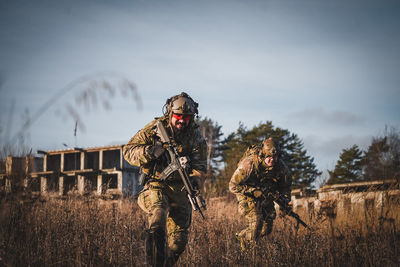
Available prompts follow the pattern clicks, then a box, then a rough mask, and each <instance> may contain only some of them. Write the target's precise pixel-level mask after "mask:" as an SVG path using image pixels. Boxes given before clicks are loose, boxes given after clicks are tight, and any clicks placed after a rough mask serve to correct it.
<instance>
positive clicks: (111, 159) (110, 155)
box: [103, 149, 121, 169]
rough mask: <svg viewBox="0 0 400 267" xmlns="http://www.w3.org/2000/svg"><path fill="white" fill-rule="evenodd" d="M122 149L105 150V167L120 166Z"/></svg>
mask: <svg viewBox="0 0 400 267" xmlns="http://www.w3.org/2000/svg"><path fill="white" fill-rule="evenodd" d="M120 160H121V158H120V150H119V149H118V150H106V151H103V169H111V168H117V169H118V168H119V167H120Z"/></svg>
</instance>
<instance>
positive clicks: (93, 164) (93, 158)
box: [85, 151, 99, 170]
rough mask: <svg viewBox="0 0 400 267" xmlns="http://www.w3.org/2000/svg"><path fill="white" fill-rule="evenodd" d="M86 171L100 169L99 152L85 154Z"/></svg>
mask: <svg viewBox="0 0 400 267" xmlns="http://www.w3.org/2000/svg"><path fill="white" fill-rule="evenodd" d="M85 169H93V170H98V169H99V152H98V151H96V152H87V153H85Z"/></svg>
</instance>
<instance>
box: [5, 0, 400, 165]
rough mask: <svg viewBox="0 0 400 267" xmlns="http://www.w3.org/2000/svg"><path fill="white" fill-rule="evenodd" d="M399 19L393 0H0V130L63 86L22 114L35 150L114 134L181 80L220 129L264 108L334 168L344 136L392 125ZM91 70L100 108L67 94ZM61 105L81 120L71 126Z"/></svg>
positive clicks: (140, 122) (122, 136)
mask: <svg viewBox="0 0 400 267" xmlns="http://www.w3.org/2000/svg"><path fill="white" fill-rule="evenodd" d="M399 28H400V2H398V1H387V0H384V1H370V0H364V1H361V0H348V1H344V0H338V1H325V0H303V1H294V0H293V1H282V0H279V1H278V0H276V1H274V0H272V1H237V0H224V1H190V0H189V1H123V0H120V1H91V0H86V1H75V0H72V1H44V0H39V1H19V0H16V1H7V0H0V40H1V42H0V62H1V64H0V82H1V87H0V113H1V115H0V123H1V125H2V127H1V132H0V138H1V142H2V143H4V142H7V140H10V139H11V138H12V136H14V135H15V133H16V132H17V130H18V129H19V128H20V127H21V123H22V121H23V116H24V115H23V114H24V112H25V113H26V112H27V114H29V116H32V115H33V114H35V112H36V111H37V110H38V109H39V108H40V107H41V106H42V105H43V104H44V103H45V102H46V101H48V100H49V99H51V98H52V97H53V96H55V95H57V94H58V93H59V92H60V91H63V90H65V89H67V88H68V89H70V91H68V93H66V94H64V95H62V96H60V97H59V98H57V100H56V101H53V102H51V103H52V105H51V106H50V107H49V109H47V110H46V111H45V112H44V113H43V115H41V116H40V117H39V118H38V119H37V120H36V121H35V122H34V123H33V124H32V126H31V127H30V128H29V131H28V132H27V133H28V135H27V137H26V143H27V145H28V146H30V147H32V148H33V149H34V150H36V149H62V148H64V146H63V143H64V144H67V145H68V146H82V147H87V146H102V145H108V144H115V143H125V142H126V141H127V140H128V139H129V138H130V137H131V136H132V135H133V134H134V133H136V131H138V130H139V129H140V128H142V127H143V126H144V125H145V124H146V123H147V122H148V121H150V120H151V119H152V118H153V117H155V116H159V115H160V114H161V107H162V105H163V104H164V102H165V100H166V98H168V97H170V96H171V95H174V94H177V93H180V92H181V91H186V92H188V93H189V94H190V95H191V96H192V97H193V98H194V99H195V100H196V101H197V102H199V104H200V106H199V110H200V115H202V116H207V117H210V118H212V119H213V120H215V121H217V122H218V123H219V124H220V125H222V131H223V132H224V133H225V134H226V135H227V134H229V133H231V132H233V131H235V130H236V129H237V127H238V125H239V122H243V123H244V125H246V126H247V127H249V128H250V127H252V126H254V125H256V124H258V123H259V122H261V121H266V120H271V121H272V122H273V124H274V125H275V126H279V127H282V128H286V129H288V130H289V131H291V132H293V133H296V134H298V136H299V137H300V138H301V139H302V140H303V141H304V144H305V148H306V149H307V150H308V152H309V154H310V155H311V156H313V157H314V158H315V161H316V163H317V166H318V168H319V169H320V170H326V169H332V168H333V167H334V164H335V163H336V161H337V159H338V157H339V154H340V152H341V150H342V149H344V148H348V147H350V146H352V145H353V144H357V145H359V146H360V147H361V148H364V149H365V148H366V147H367V146H368V145H369V144H370V141H371V138H372V137H373V136H377V135H379V134H382V133H383V131H384V128H385V126H386V125H388V126H393V127H397V129H400V119H399V117H400V116H399V114H400V105H399V100H400V88H399V84H400V73H399V72H400V52H399V47H400V31H399V30H398V29H399ZM101 73H107V74H108V75H105V76H104V75H103V76H102V75H101ZM110 73H112V75H110ZM82 76H85V77H89V78H88V79H87V80H84V81H81V82H77V81H78V80H79V79H80V78H81V77H82ZM101 77H103V79H106V80H108V81H110V84H111V86H112V87H113V88H115V89H116V92H115V95H114V96H113V97H110V95H108V94H107V93H105V92H103V93H100V92H101V91H100V89H99V90H98V94H99V95H98V97H103V98H109V102H110V106H111V109H110V110H106V109H104V108H103V107H102V105H101V104H100V103H99V104H98V106H97V108H93V107H92V106H90V108H82V107H79V106H78V104H77V103H76V102H75V99H76V98H77V96H78V95H80V94H81V93H82V92H83V91H85V90H86V89H87V88H88V85H89V84H90V82H89V81H88V80H92V81H93V80H96V81H99V80H100V79H101ZM122 79H127V80H129V81H131V82H133V83H135V84H136V86H137V92H138V94H139V96H140V98H141V103H142V108H141V109H138V105H137V103H136V102H135V101H134V100H133V98H132V96H122V95H121V94H120V88H121V85H120V82H121V80H122ZM71 83H72V84H71ZM92 87H93V88H94V90H96V85H93V84H92ZM98 101H100V102H101V100H100V99H98ZM68 105H69V106H70V107H73V108H74V109H75V110H76V111H77V112H78V114H79V115H80V118H81V120H82V122H83V123H84V126H85V127H84V131H83V129H82V128H78V132H77V136H76V137H74V134H73V131H74V125H75V122H74V120H73V119H72V117H71V116H69V115H68V113H67V109H66V107H67V106H68Z"/></svg>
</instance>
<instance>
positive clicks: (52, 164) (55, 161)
mask: <svg viewBox="0 0 400 267" xmlns="http://www.w3.org/2000/svg"><path fill="white" fill-rule="evenodd" d="M60 162H61V155H48V156H47V170H48V171H55V172H58V171H60Z"/></svg>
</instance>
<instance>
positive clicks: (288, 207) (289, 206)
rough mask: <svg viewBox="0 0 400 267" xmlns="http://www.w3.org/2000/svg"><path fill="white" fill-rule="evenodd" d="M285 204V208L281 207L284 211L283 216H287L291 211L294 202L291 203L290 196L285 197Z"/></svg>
mask: <svg viewBox="0 0 400 267" xmlns="http://www.w3.org/2000/svg"><path fill="white" fill-rule="evenodd" d="M282 202H283V204H284V205H285V208H284V209H283V208H281V209H280V210H281V211H282V214H281V215H282V216H286V215H288V214H289V212H290V211H291V210H292V208H293V207H292V203H290V199H289V198H283V199H282Z"/></svg>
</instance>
